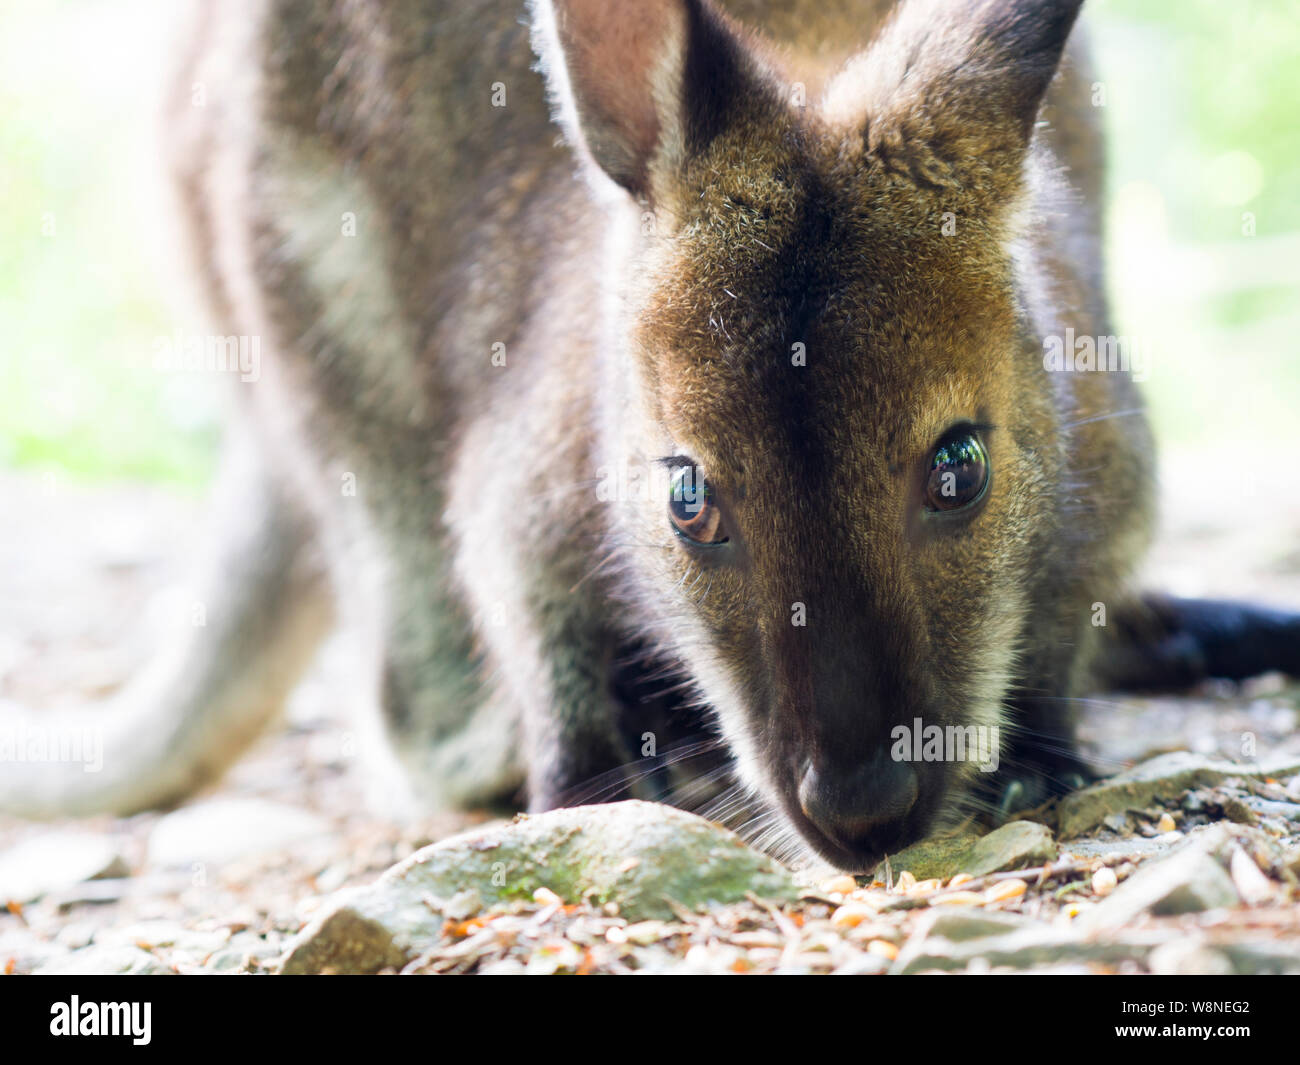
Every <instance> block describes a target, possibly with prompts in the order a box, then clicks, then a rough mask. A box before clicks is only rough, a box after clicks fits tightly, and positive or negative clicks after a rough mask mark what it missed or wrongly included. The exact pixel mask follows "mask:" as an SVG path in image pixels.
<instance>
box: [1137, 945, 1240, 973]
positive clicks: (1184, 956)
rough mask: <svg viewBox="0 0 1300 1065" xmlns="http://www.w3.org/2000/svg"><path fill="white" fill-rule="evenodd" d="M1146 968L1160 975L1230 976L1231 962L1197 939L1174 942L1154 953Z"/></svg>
mask: <svg viewBox="0 0 1300 1065" xmlns="http://www.w3.org/2000/svg"><path fill="white" fill-rule="evenodd" d="M1147 967H1148V968H1149V969H1150V970H1151V971H1152V972H1153V973H1156V974H1157V975H1159V976H1231V975H1232V973H1233V966H1232V960H1231V959H1230V958H1228V956H1227V955H1226V954H1223V953H1222V952H1220V951H1217V950H1214V949H1212V948H1210V947H1208V946H1206V945H1205V943H1204V942H1203V941H1201V940H1197V939H1181V938H1179V939H1171V940H1170V941H1169V942H1168V943H1162V944H1160V946H1158V947H1156V949H1155V950H1153V951H1152V952H1151V956H1150V958H1148V959H1147Z"/></svg>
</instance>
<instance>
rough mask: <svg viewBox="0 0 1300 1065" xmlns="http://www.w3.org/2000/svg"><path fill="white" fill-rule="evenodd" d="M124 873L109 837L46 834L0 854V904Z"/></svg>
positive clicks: (19, 900)
mask: <svg viewBox="0 0 1300 1065" xmlns="http://www.w3.org/2000/svg"><path fill="white" fill-rule="evenodd" d="M127 873H128V870H127V868H126V863H125V862H124V861H123V859H122V856H121V854H120V853H119V852H118V849H117V844H116V843H115V842H114V841H113V840H112V839H111V838H110V837H108V836H105V835H103V834H102V833H92V832H47V833H44V834H42V835H39V836H34V837H32V838H31V839H27V840H24V841H23V842H21V843H18V844H15V845H14V846H12V847H10V848H9V849H8V850H6V851H4V852H0V903H4V902H20V903H21V902H32V901H33V900H35V899H38V898H40V897H41V896H43V895H46V894H49V893H50V892H53V891H61V890H63V889H66V888H70V887H72V886H74V885H76V884H80V883H83V882H84V881H87V880H94V879H97V878H101V877H121V876H126V875H127Z"/></svg>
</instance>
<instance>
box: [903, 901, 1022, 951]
mask: <svg viewBox="0 0 1300 1065" xmlns="http://www.w3.org/2000/svg"><path fill="white" fill-rule="evenodd" d="M931 912H932V914H933V916H932V917H931V916H930V915H929V914H927V915H926V916H925V917H922V918H921V920H920V922H918V924H917V926H916V931H915V932H914V933H913V935H918V936H941V937H943V938H944V939H946V940H948V941H950V942H952V943H965V942H967V941H969V940H972V939H983V938H984V937H986V936H1001V935H1007V934H1008V933H1011V932H1019V931H1021V930H1022V929H1025V928H1030V927H1035V926H1036V927H1039V928H1042V927H1045V926H1043V925H1040V924H1038V923H1037V922H1034V921H1031V920H1030V919H1029V918H1026V917H1020V916H1018V915H1016V914H1012V913H999V912H998V911H997V910H979V909H975V908H974V907H971V908H966V907H962V908H961V909H952V910H948V909H943V910H933V911H931Z"/></svg>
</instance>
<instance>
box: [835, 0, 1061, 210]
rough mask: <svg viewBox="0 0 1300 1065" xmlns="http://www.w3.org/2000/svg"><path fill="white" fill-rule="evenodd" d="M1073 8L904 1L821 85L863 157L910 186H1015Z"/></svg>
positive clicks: (1012, 1) (1026, 0)
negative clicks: (855, 122)
mask: <svg viewBox="0 0 1300 1065" xmlns="http://www.w3.org/2000/svg"><path fill="white" fill-rule="evenodd" d="M1082 2H1083V0H969V2H967V3H953V2H952V0H905V2H904V3H903V4H902V5H901V7H900V8H899V10H898V11H897V12H896V14H895V15H894V17H893V18H892V20H891V21H890V22H889V23H888V24H887V25H886V27H885V28H884V30H883V31H882V32H881V34H880V36H879V37H878V38H877V39H876V40H875V41H874V42H873V43H872V45H871V47H870V48H868V49H867V51H866V52H865V53H863V54H862V55H861V56H859V57H858V58H856V59H854V60H853V61H852V62H850V64H849V65H848V67H847V68H846V69H845V70H844V72H843V73H841V74H840V75H839V76H838V77H837V78H836V79H835V80H834V81H833V82H832V83H831V85H830V87H829V88H828V90H827V94H826V102H825V105H824V107H825V110H826V112H827V114H828V115H830V116H831V117H836V118H840V119H843V118H846V117H849V116H855V117H858V118H860V119H861V120H862V121H863V122H864V123H865V127H866V143H867V149H868V152H869V153H870V154H872V155H874V156H876V157H877V158H879V159H881V160H882V161H883V162H884V163H885V164H886V165H888V166H891V167H894V168H895V169H899V170H902V171H904V172H906V173H908V174H909V175H910V176H911V177H912V178H913V179H914V180H915V181H916V182H917V183H918V184H922V185H933V186H939V187H945V188H954V187H956V188H962V187H969V188H977V187H981V186H986V185H988V184H989V183H1005V181H1006V180H1007V179H1009V178H1018V175H1019V173H1020V169H1021V165H1022V163H1023V161H1024V157H1025V153H1026V151H1027V149H1028V147H1029V141H1030V137H1031V135H1032V133H1033V128H1034V122H1035V120H1036V119H1037V116H1038V108H1039V106H1040V104H1041V103H1042V100H1043V96H1044V94H1045V93H1046V91H1047V86H1048V85H1049V84H1050V83H1051V80H1052V77H1053V76H1054V75H1055V73H1056V68H1057V65H1058V64H1059V63H1060V60H1061V53H1062V51H1063V50H1064V48H1065V43H1066V41H1067V39H1068V38H1069V36H1070V30H1071V29H1072V28H1073V26H1074V23H1075V20H1076V19H1077V18H1078V15H1079V8H1080V7H1081V6H1082Z"/></svg>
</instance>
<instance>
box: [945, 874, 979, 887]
mask: <svg viewBox="0 0 1300 1065" xmlns="http://www.w3.org/2000/svg"><path fill="white" fill-rule="evenodd" d="M974 879H975V878H974V877H973V876H971V875H970V873H958V874H957V875H956V876H954V877H953V878H952V879H951V880H949V881H948V886H949V887H961V886H962V884H969V883H970V882H971V881H972V880H974Z"/></svg>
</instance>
